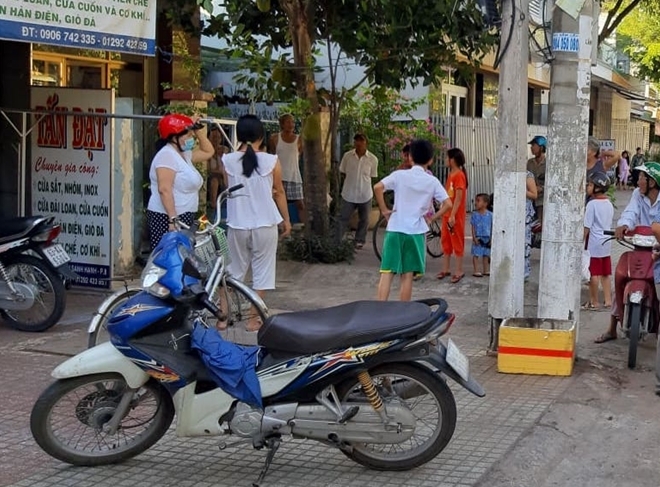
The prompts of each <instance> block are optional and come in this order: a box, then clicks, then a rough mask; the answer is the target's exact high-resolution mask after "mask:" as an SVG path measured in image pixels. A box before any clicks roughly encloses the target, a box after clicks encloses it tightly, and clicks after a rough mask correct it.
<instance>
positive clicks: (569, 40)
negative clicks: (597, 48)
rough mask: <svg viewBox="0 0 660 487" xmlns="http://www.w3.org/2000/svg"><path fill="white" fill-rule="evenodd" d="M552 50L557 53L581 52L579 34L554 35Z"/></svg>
mask: <svg viewBox="0 0 660 487" xmlns="http://www.w3.org/2000/svg"><path fill="white" fill-rule="evenodd" d="M552 50H553V51H555V52H579V51H580V38H579V36H578V34H569V33H568V32H557V33H555V34H552Z"/></svg>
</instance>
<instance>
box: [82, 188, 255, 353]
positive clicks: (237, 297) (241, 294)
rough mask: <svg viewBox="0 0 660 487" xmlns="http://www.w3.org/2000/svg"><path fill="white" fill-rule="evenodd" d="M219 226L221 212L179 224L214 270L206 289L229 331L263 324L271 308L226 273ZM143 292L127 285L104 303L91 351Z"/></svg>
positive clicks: (90, 341)
mask: <svg viewBox="0 0 660 487" xmlns="http://www.w3.org/2000/svg"><path fill="white" fill-rule="evenodd" d="M242 187H243V185H240V184H239V185H237V186H233V187H231V188H228V189H226V190H225V191H223V192H222V193H220V194H219V195H218V199H217V208H220V207H221V205H222V203H223V202H224V201H225V200H226V199H227V198H231V197H233V196H240V195H233V193H234V192H235V191H238V190H239V189H241V188H242ZM220 223H221V216H220V212H218V214H217V215H216V219H215V222H209V221H208V220H206V219H205V218H201V219H199V220H198V221H197V222H196V224H195V225H193V227H194V228H191V227H189V226H188V225H186V224H185V223H183V222H177V223H176V226H177V230H192V231H194V233H195V254H196V255H197V257H199V258H200V259H201V260H202V261H203V262H204V263H205V264H206V265H207V267H208V268H209V269H211V271H210V272H209V274H208V277H207V279H206V283H205V286H204V287H205V289H206V292H207V293H208V295H209V296H211V299H212V301H213V302H214V303H216V305H218V307H219V308H220V309H221V310H222V311H223V313H224V315H225V316H224V320H223V321H224V322H225V323H226V325H227V327H226V329H227V330H229V329H230V328H232V329H236V325H237V324H240V323H243V324H244V326H245V325H246V324H247V323H250V322H252V321H253V320H255V319H258V320H260V321H261V322H262V323H264V322H265V321H266V319H267V318H268V307H267V306H266V304H265V303H264V302H263V300H262V299H261V297H260V296H259V295H258V294H257V293H256V292H255V291H254V290H252V289H251V288H250V287H248V286H247V285H246V284H244V283H243V282H242V281H239V280H238V279H235V278H234V277H232V276H230V275H228V274H227V263H228V258H229V256H228V251H229V249H228V246H227V239H226V236H225V233H224V230H223V229H222V227H221V226H220ZM141 291H142V286H138V285H129V284H128V283H125V285H124V289H122V290H120V291H117V292H116V293H114V294H112V295H111V296H109V297H108V298H107V299H106V300H105V301H103V303H101V306H99V308H98V310H97V312H96V314H95V315H94V317H93V318H92V321H91V322H90V325H89V327H88V330H87V333H88V335H89V337H88V343H87V345H88V348H92V347H94V346H96V345H98V344H100V343H103V342H104V341H107V340H108V339H109V335H108V333H107V326H108V321H109V319H110V316H112V313H113V312H114V311H115V310H116V309H117V308H119V307H120V306H122V305H123V304H124V303H125V302H126V301H128V300H129V299H130V298H132V297H133V296H135V295H136V294H137V293H139V292H141ZM201 313H204V319H205V320H206V322H207V323H209V322H211V321H212V320H217V319H218V318H216V317H215V316H213V315H211V314H210V313H208V312H207V311H202V312H201Z"/></svg>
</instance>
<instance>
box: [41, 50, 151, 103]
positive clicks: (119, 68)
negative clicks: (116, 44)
mask: <svg viewBox="0 0 660 487" xmlns="http://www.w3.org/2000/svg"><path fill="white" fill-rule="evenodd" d="M122 56H124V55H122V54H121V53H116V52H105V51H95V50H87V49H73V48H68V47H60V46H45V45H41V44H34V45H33V48H32V59H33V61H32V85H34V86H66V87H69V88H84V89H109V88H114V89H115V91H116V92H117V95H118V96H131V97H141V96H142V95H143V93H142V88H143V82H142V79H143V78H142V76H143V73H142V71H143V67H142V62H141V61H142V60H141V59H140V58H139V57H137V56H132V55H125V56H126V58H124V57H122ZM120 91H122V92H125V93H126V94H124V95H121V94H120Z"/></svg>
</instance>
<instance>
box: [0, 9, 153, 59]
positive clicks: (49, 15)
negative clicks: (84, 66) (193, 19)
mask: <svg viewBox="0 0 660 487" xmlns="http://www.w3.org/2000/svg"><path fill="white" fill-rule="evenodd" d="M0 39H8V40H14V41H23V42H33V43H38V44H51V45H56V46H68V47H78V48H83V49H94V50H101V51H116V52H126V53H132V54H142V55H144V56H154V55H155V54H156V0H95V1H94V2H89V1H87V0H3V1H2V2H0Z"/></svg>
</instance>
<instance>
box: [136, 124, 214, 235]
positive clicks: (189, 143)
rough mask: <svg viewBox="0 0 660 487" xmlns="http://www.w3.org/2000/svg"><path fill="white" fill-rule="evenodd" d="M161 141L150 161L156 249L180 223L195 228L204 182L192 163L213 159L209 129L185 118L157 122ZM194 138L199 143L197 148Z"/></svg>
mask: <svg viewBox="0 0 660 487" xmlns="http://www.w3.org/2000/svg"><path fill="white" fill-rule="evenodd" d="M158 133H159V135H160V140H159V141H158V144H157V149H158V151H157V152H156V155H155V156H154V158H153V161H152V162H151V168H150V169H149V179H150V181H151V198H149V204H148V206H147V225H148V226H149V239H150V241H151V247H152V248H154V247H156V245H158V242H160V239H161V238H162V237H163V235H165V233H167V232H168V231H172V230H174V228H175V225H174V224H175V222H176V221H177V220H180V221H182V222H183V223H185V224H187V225H192V223H193V219H194V217H195V213H197V209H198V207H199V190H200V188H201V187H202V184H203V183H204V179H203V178H202V175H201V174H200V173H199V171H197V169H195V166H193V163H197V162H203V161H207V160H209V159H210V158H211V157H213V154H214V152H215V151H214V149H213V144H211V142H210V141H209V139H208V137H207V135H206V128H205V127H204V126H203V125H202V124H199V123H196V122H195V121H194V120H193V119H192V118H190V117H188V116H186V115H180V114H176V113H173V114H170V115H165V116H164V117H163V118H161V119H160V121H159V122H158ZM195 138H197V140H198V141H199V144H198V146H197V148H195Z"/></svg>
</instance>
